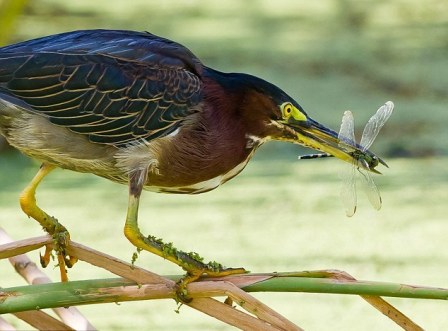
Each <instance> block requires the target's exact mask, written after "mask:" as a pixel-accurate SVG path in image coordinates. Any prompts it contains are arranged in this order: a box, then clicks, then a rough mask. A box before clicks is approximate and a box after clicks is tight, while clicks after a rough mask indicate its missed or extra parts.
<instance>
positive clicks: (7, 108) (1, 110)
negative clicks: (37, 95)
mask: <svg viewBox="0 0 448 331" xmlns="http://www.w3.org/2000/svg"><path fill="white" fill-rule="evenodd" d="M17 110H22V111H26V112H31V113H35V112H36V111H35V110H33V108H31V107H30V105H29V104H27V103H26V102H25V101H23V100H21V99H19V98H16V97H14V96H12V95H11V94H9V93H8V92H6V91H2V90H1V89H0V116H6V115H8V113H10V112H11V111H17Z"/></svg>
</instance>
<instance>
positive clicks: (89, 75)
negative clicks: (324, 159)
mask: <svg viewBox="0 0 448 331" xmlns="http://www.w3.org/2000/svg"><path fill="white" fill-rule="evenodd" d="M0 133H1V134H2V135H4V136H5V137H6V139H7V141H8V142H9V143H10V144H11V145H12V146H14V147H16V148H17V149H18V150H20V151H22V152H23V153H24V154H26V155H28V156H30V157H32V158H35V159H37V160H39V161H41V162H42V165H41V167H40V169H39V171H38V173H37V175H36V176H35V177H34V179H33V180H32V181H31V183H30V184H29V185H28V186H27V187H26V188H25V190H24V191H23V192H22V194H21V197H20V204H21V207H22V209H23V211H24V212H25V213H26V214H27V215H28V216H29V217H32V218H34V219H35V220H37V221H38V222H39V223H40V224H41V226H42V227H43V228H44V230H45V231H46V232H48V233H49V234H51V235H52V236H53V238H55V241H56V243H55V244H54V245H52V246H53V247H54V248H55V249H56V250H57V257H58V262H59V267H60V271H61V277H62V280H66V279H67V278H66V277H67V275H66V270H65V266H66V265H67V266H71V264H73V263H74V262H75V259H74V258H72V257H70V256H69V255H68V254H67V253H66V252H65V249H64V248H65V247H66V243H67V241H68V239H69V233H68V231H67V230H66V228H65V227H64V226H63V225H61V224H60V223H59V222H58V221H57V220H56V219H55V218H54V217H51V216H49V215H48V214H47V213H45V212H44V211H43V210H42V209H40V208H39V207H38V206H37V204H36V199H35V192H36V188H37V186H38V184H39V183H40V181H41V180H42V179H43V178H44V177H45V176H46V175H47V174H48V173H49V172H50V171H52V170H53V169H54V168H57V167H59V168H64V169H70V170H74V171H78V172H85V173H92V174H95V175H98V176H101V177H104V178H107V179H109V180H112V181H114V182H118V183H122V184H127V185H129V202H128V210H127V217H126V222H125V226H124V233H125V235H126V237H127V238H128V239H129V240H130V241H131V243H132V244H134V245H135V246H136V247H137V248H138V250H147V251H149V252H152V253H155V254H157V255H159V256H161V257H163V258H165V259H167V260H169V261H172V262H174V263H176V264H177V265H179V266H180V267H182V268H183V269H185V270H186V271H187V275H189V277H192V278H196V277H199V276H201V275H207V276H221V275H227V274H233V273H242V272H244V269H243V268H225V267H223V266H222V265H221V264H218V263H215V262H210V263H208V264H206V263H204V262H203V261H202V259H201V258H200V257H199V256H198V255H197V254H195V253H184V252H182V251H180V250H177V249H176V248H174V247H173V246H172V245H171V244H165V243H163V242H162V241H161V240H160V239H157V238H156V237H153V236H144V235H143V234H142V233H141V232H140V230H139V227H138V223H137V214H138V207H139V198H140V195H141V192H142V190H143V189H145V190H149V191H154V192H163V193H185V194H196V193H202V192H207V191H210V190H213V189H215V188H216V187H218V186H219V185H221V184H223V183H225V182H226V181H228V180H229V179H231V178H233V177H235V176H236V175H238V174H239V173H240V172H241V171H242V170H243V169H244V167H245V166H246V164H247V163H248V161H249V160H250V159H251V157H252V156H253V154H254V152H255V151H256V149H257V148H258V147H259V146H260V145H262V144H263V143H264V142H266V141H269V140H279V141H285V142H291V143H295V144H300V145H304V146H307V147H310V148H313V149H316V150H319V151H322V152H325V153H329V154H331V155H333V156H336V157H338V158H340V159H342V160H345V161H348V162H352V161H356V160H354V158H356V157H359V155H368V156H369V157H370V158H374V157H375V156H374V155H373V154H372V153H371V152H370V151H361V150H360V149H359V148H357V150H358V153H354V152H353V149H351V150H350V151H348V150H344V149H343V148H341V147H339V145H338V142H339V140H338V134H337V133H335V132H334V131H332V130H330V129H328V128H326V127H325V126H323V125H321V124H319V123H318V122H316V121H314V120H312V119H311V118H310V117H309V116H308V115H307V113H306V112H305V111H304V110H303V109H302V107H301V106H300V105H299V104H298V103H297V102H296V101H295V100H294V99H292V98H291V97H290V96H288V95H287V94H286V93H285V92H283V91H282V90H281V89H279V88H278V87H276V86H275V85H273V84H271V83H269V82H266V81H264V80H263V79H260V78H257V77H254V76H251V75H248V74H244V73H223V72H220V71H217V70H214V69H212V68H209V67H207V66H205V65H204V64H202V63H201V61H200V60H199V59H198V58H197V57H196V56H195V55H194V54H193V53H192V52H191V51H190V50H188V49H187V48H186V47H184V46H182V45H180V44H178V43H175V42H173V41H170V40H167V39H164V38H161V37H158V36H155V35H153V34H150V33H147V32H141V33H140V32H133V31H115V30H88V31H75V32H68V33H62V34H58V35H53V36H48V37H44V38H39V39H35V40H30V41H25V42H22V43H18V44H14V45H9V46H6V47H3V48H0ZM358 147H359V146H358ZM369 170H371V169H369ZM51 249H52V247H47V249H46V252H45V255H44V256H43V258H42V263H43V264H44V265H46V264H48V262H49V258H50V253H51Z"/></svg>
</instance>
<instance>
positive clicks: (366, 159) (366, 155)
mask: <svg viewBox="0 0 448 331" xmlns="http://www.w3.org/2000/svg"><path fill="white" fill-rule="evenodd" d="M353 158H354V159H355V160H357V161H356V163H357V165H358V167H360V168H363V169H365V170H367V171H370V172H373V173H376V174H381V172H379V171H378V170H376V169H375V168H376V167H377V166H378V165H379V164H380V163H381V164H382V165H384V166H386V167H388V168H389V166H388V165H387V163H386V162H384V161H383V160H382V159H381V158H380V157H378V156H376V155H375V154H373V153H372V152H370V151H363V150H360V149H356V150H355V151H354V152H353Z"/></svg>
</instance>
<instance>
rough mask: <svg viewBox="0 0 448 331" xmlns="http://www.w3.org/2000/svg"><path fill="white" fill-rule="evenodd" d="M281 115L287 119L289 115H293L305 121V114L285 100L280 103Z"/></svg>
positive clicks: (298, 119)
mask: <svg viewBox="0 0 448 331" xmlns="http://www.w3.org/2000/svg"><path fill="white" fill-rule="evenodd" d="M280 108H281V110H282V117H283V119H284V120H288V119H289V118H290V117H293V118H294V119H295V120H297V121H306V116H305V115H304V114H303V113H302V112H301V111H300V110H299V109H297V108H296V107H294V105H293V104H291V103H289V102H285V103H284V104H282V105H281V107H280Z"/></svg>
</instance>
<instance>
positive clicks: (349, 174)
mask: <svg viewBox="0 0 448 331" xmlns="http://www.w3.org/2000/svg"><path fill="white" fill-rule="evenodd" d="M344 168H345V169H344V170H343V171H341V173H340V174H339V177H340V178H341V179H342V187H341V193H340V194H341V200H342V204H343V205H344V207H345V213H346V215H347V216H348V217H351V216H353V215H354V214H355V212H356V184H355V166H354V165H353V166H350V167H347V166H345V167H344Z"/></svg>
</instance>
